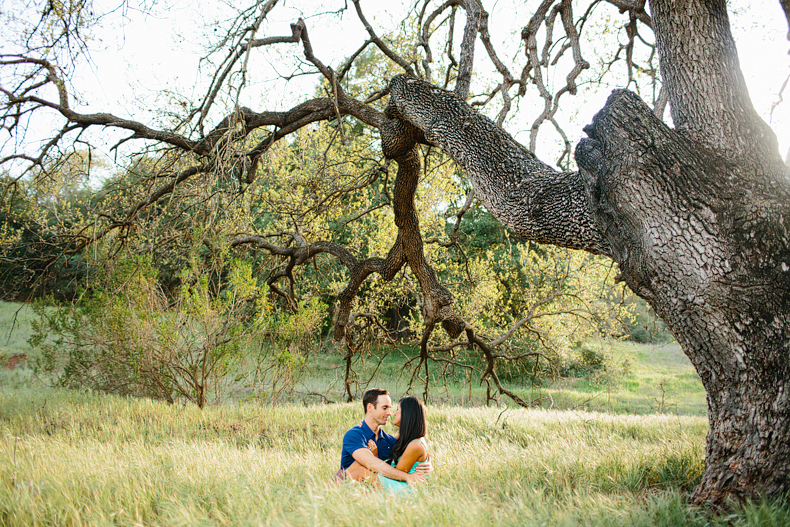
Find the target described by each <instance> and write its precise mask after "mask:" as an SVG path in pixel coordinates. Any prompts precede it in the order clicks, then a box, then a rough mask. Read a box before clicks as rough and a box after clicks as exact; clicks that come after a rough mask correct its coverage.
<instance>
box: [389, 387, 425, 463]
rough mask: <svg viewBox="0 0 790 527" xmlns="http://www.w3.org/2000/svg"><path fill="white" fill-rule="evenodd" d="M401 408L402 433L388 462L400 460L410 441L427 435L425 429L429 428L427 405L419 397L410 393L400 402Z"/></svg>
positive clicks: (400, 426)
mask: <svg viewBox="0 0 790 527" xmlns="http://www.w3.org/2000/svg"><path fill="white" fill-rule="evenodd" d="M398 407H399V408H400V425H399V428H400V435H399V436H398V440H397V441H396V442H395V446H393V447H392V453H390V457H389V459H387V463H392V462H393V461H394V462H395V463H397V462H398V460H399V459H400V457H401V456H402V455H403V452H405V451H406V447H407V446H409V443H411V442H412V441H414V440H415V439H419V438H421V437H424V436H425V430H426V429H427V428H428V416H427V415H426V412H425V405H423V404H422V401H421V400H420V398H419V397H415V396H413V395H409V396H407V397H404V398H403V399H401V400H400V402H399V403H398Z"/></svg>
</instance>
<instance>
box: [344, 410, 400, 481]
mask: <svg viewBox="0 0 790 527" xmlns="http://www.w3.org/2000/svg"><path fill="white" fill-rule="evenodd" d="M375 437H376V434H374V433H373V430H371V429H370V427H369V426H368V424H367V423H366V422H365V421H362V425H361V426H355V427H354V428H352V429H351V430H349V431H348V432H346V435H344V436H343V450H342V451H341V453H340V468H342V469H344V470H345V469H347V468H348V467H350V466H351V464H352V463H353V462H354V456H352V455H351V454H353V453H354V451H355V450H358V449H360V448H367V447H368V441H369V440H371V439H374V438H375ZM395 441H396V440H395V438H394V437H392V436H391V435H389V434H388V433H387V432H385V431H384V430H382V429H380V428H379V438H378V439H377V440H376V446H377V447H378V448H379V459H387V458H388V457H390V452H392V447H394V446H395Z"/></svg>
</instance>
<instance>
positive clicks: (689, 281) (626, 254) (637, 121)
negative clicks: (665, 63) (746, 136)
mask: <svg viewBox="0 0 790 527" xmlns="http://www.w3.org/2000/svg"><path fill="white" fill-rule="evenodd" d="M390 97H391V98H390V104H391V105H393V106H394V107H395V109H396V110H397V115H398V116H399V117H400V118H402V119H405V120H408V121H409V122H411V123H412V124H414V125H415V126H416V127H417V128H419V129H420V130H421V131H422V132H423V133H424V138H425V140H427V141H428V142H430V143H432V144H435V145H437V146H440V147H441V148H442V149H443V150H444V151H445V152H447V153H449V154H450V155H451V156H452V157H453V158H454V159H455V160H456V161H457V162H458V163H459V164H460V165H461V166H462V167H463V168H464V170H465V171H466V172H467V174H468V175H469V177H470V180H471V181H472V183H473V185H474V186H475V191H476V192H477V193H478V194H479V195H480V196H481V199H482V200H483V203H484V204H485V205H486V207H487V208H488V209H489V210H490V211H491V212H492V213H493V214H494V215H496V216H497V217H498V218H499V219H500V220H501V221H503V222H504V223H506V224H507V225H509V226H510V227H511V228H512V229H513V230H515V231H516V233H518V234H519V235H521V236H525V237H528V238H531V239H535V240H539V241H543V242H549V243H555V244H558V245H564V246H569V247H574V248H578V249H583V250H587V251H590V252H597V253H602V254H606V255H608V256H610V257H611V258H613V259H614V260H615V261H616V262H617V263H618V264H619V266H620V269H621V272H622V277H623V279H624V280H625V281H626V282H627V283H628V285H629V286H630V287H631V288H632V289H633V290H634V291H635V292H636V293H637V294H639V295H640V296H642V297H643V298H645V299H647V300H648V301H649V302H651V304H652V305H653V307H654V308H655V309H656V312H657V313H659V314H660V315H661V316H662V318H663V319H664V321H665V322H666V323H667V325H668V327H669V328H670V329H671V330H672V332H673V333H674V334H675V336H676V337H677V339H678V341H679V342H680V344H681V345H682V347H683V349H684V351H685V352H686V354H687V355H688V356H689V357H690V359H691V361H692V362H693V364H694V366H695V367H696V368H697V371H698V372H699V374H700V377H701V378H702V381H703V383H704V385H705V389H706V391H707V394H708V405H709V421H710V433H709V435H708V440H707V448H706V469H705V473H704V476H703V480H702V482H701V483H700V485H699V486H698V488H697V489H696V491H695V495H694V498H695V500H696V501H699V502H716V503H719V502H722V501H723V500H725V499H726V498H728V497H735V498H738V499H742V498H746V497H751V498H757V497H759V496H764V495H768V496H779V495H781V494H782V493H784V492H787V491H789V490H790V479H789V475H790V237H789V236H788V227H790V225H788V224H787V222H788V221H790V174H788V170H787V168H786V167H785V166H784V165H783V164H782V163H781V162H780V163H776V162H775V159H776V158H778V153H777V156H776V158H775V157H772V156H763V157H761V156H759V155H752V154H753V152H752V153H751V154H750V153H749V152H748V151H746V150H744V149H740V150H739V151H738V155H736V156H734V157H735V158H736V159H735V160H733V159H732V158H731V157H725V156H724V155H722V154H721V153H720V152H724V151H727V148H726V147H724V148H721V146H722V145H723V144H724V143H720V144H719V147H718V148H717V150H718V152H717V151H712V149H709V148H708V147H707V146H706V145H700V144H699V143H697V142H695V141H693V140H692V139H691V138H690V137H689V136H690V135H692V134H681V133H678V132H675V131H672V130H670V129H669V128H668V127H667V126H666V125H664V124H663V123H662V122H661V121H660V120H658V119H657V118H656V117H655V116H654V114H653V113H652V111H651V110H650V109H649V108H648V107H647V106H646V105H645V104H644V103H642V102H641V101H640V100H639V99H638V98H637V97H636V96H635V95H633V94H631V93H629V92H626V91H617V92H615V93H614V94H613V95H612V96H611V97H610V99H609V101H608V103H607V105H606V107H605V108H604V109H603V110H602V111H601V112H600V113H599V114H598V115H597V116H596V117H595V120H594V122H593V124H592V125H590V126H588V127H587V128H586V131H587V133H588V135H589V136H590V138H589V139H585V140H582V141H581V142H580V143H579V145H578V147H577V150H576V158H577V162H578V164H579V167H580V169H581V170H580V172H578V173H564V174H560V173H556V172H554V171H553V170H552V169H550V168H549V167H547V166H546V165H544V164H543V163H541V162H539V161H538V160H537V159H535V157H534V156H533V155H532V154H531V153H530V152H528V151H527V150H526V149H525V148H523V147H521V146H520V145H518V144H517V143H515V142H514V141H513V140H512V139H511V138H509V136H507V134H506V133H505V132H504V131H502V130H501V129H499V128H498V127H496V126H494V125H493V123H491V122H490V121H489V120H488V119H486V118H485V117H483V116H480V115H479V114H476V113H475V112H474V111H472V110H471V109H469V107H468V106H466V105H465V104H464V103H463V102H461V101H459V100H458V99H457V98H456V97H455V96H454V95H453V94H450V93H449V92H444V91H442V90H438V89H436V88H433V87H431V86H429V85H427V84H425V83H422V82H419V81H414V80H408V79H405V78H403V77H399V78H396V79H394V80H393V83H392V85H391V95H390ZM708 144H709V143H708ZM766 150H767V147H765V148H763V149H762V151H763V152H765V151H766ZM780 161H781V159H780Z"/></svg>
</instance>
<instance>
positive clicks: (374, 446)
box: [368, 439, 379, 457]
mask: <svg viewBox="0 0 790 527" xmlns="http://www.w3.org/2000/svg"><path fill="white" fill-rule="evenodd" d="M368 448H369V449H370V451H371V452H373V455H374V456H376V457H379V446H378V445H377V444H376V442H375V441H373V440H372V439H368Z"/></svg>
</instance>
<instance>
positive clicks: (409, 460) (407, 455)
mask: <svg viewBox="0 0 790 527" xmlns="http://www.w3.org/2000/svg"><path fill="white" fill-rule="evenodd" d="M426 459H428V449H427V448H425V444H423V442H422V441H420V440H419V439H415V440H414V441H412V442H411V443H409V444H408V446H406V450H405V451H404V452H403V455H401V457H400V459H399V460H398V464H397V465H395V468H397V469H398V470H402V471H404V472H408V471H410V470H411V467H413V466H414V464H415V463H417V462H418V461H419V462H422V461H425V460H426Z"/></svg>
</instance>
